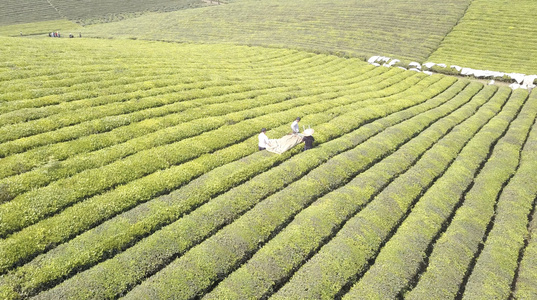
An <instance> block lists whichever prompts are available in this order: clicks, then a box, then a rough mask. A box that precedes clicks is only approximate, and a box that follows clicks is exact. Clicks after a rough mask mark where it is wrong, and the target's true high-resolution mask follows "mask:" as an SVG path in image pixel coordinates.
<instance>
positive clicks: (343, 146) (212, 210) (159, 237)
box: [44, 82, 466, 298]
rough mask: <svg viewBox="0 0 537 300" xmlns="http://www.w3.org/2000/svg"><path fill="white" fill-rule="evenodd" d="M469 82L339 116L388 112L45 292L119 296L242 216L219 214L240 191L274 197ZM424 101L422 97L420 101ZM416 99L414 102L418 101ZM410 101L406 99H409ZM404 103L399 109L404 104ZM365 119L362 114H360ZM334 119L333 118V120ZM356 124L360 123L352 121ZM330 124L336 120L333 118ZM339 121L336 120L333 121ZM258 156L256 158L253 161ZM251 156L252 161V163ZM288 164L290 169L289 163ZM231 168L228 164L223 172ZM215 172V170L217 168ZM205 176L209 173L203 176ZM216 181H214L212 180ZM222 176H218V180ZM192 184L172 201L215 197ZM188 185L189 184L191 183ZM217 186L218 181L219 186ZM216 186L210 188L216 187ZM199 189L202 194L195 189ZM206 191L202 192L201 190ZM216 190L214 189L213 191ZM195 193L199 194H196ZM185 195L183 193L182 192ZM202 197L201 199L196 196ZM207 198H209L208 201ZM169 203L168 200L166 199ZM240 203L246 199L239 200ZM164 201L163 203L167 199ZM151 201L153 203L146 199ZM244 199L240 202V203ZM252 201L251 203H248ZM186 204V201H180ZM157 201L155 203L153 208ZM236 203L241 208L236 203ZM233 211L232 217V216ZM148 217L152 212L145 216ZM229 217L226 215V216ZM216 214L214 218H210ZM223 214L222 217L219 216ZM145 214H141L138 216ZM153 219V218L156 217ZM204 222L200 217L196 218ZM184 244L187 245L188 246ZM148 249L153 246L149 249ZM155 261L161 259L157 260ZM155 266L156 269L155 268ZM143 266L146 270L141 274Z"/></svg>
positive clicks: (325, 129)
mask: <svg viewBox="0 0 537 300" xmlns="http://www.w3.org/2000/svg"><path fill="white" fill-rule="evenodd" d="M446 83H447V82H444V83H442V84H441V85H440V82H439V83H438V84H435V85H434V86H433V87H432V88H434V90H436V91H438V92H441V88H445V87H446V86H447V85H446ZM465 86H466V83H463V82H457V83H455V84H454V85H453V86H452V87H450V88H449V89H448V90H447V91H445V92H442V94H441V95H439V96H437V97H435V98H433V100H429V101H427V102H424V103H423V104H420V105H417V106H415V107H411V108H409V109H406V110H402V111H399V112H396V113H393V114H392V115H387V116H386V114H389V113H391V112H394V111H397V110H398V109H400V108H398V107H394V105H393V104H391V105H389V106H387V107H386V110H385V109H382V110H378V109H375V110H372V111H369V110H368V111H363V112H362V113H358V115H355V114H353V113H351V114H346V116H342V117H338V118H337V119H339V120H338V123H339V124H340V125H343V124H346V123H348V122H349V121H351V120H354V119H356V116H360V115H364V117H366V119H369V118H371V117H372V116H371V113H374V114H378V113H380V114H381V115H379V116H384V117H383V118H382V119H381V120H379V121H375V122H373V123H369V124H366V125H363V126H362V127H360V128H359V129H358V130H356V131H355V132H353V133H350V134H347V135H343V136H342V137H341V138H338V139H336V140H333V141H330V142H328V143H326V144H324V143H323V144H321V145H320V146H319V147H318V148H317V149H316V150H315V151H314V152H308V153H312V154H314V155H313V157H314V158H312V157H311V156H308V157H301V156H297V157H293V158H292V159H291V160H289V161H287V162H284V163H283V164H281V165H280V166H278V167H275V168H273V169H271V170H270V171H268V172H265V173H263V174H261V175H259V176H258V177H256V178H255V179H253V180H251V181H249V182H247V183H245V184H243V185H241V186H240V187H237V188H235V189H234V190H232V191H230V192H228V193H227V194H226V195H224V196H221V197H219V198H216V199H214V200H212V201H211V202H210V203H208V204H205V205H203V206H202V207H201V208H200V209H198V210H196V211H194V212H193V213H191V214H190V215H189V216H186V217H185V218H184V219H181V221H180V222H176V223H174V224H172V225H170V226H167V227H165V228H163V230H161V231H158V232H156V233H155V234H154V235H152V236H150V237H148V238H147V239H146V240H144V241H142V242H141V243H140V244H139V245H136V246H135V247H133V248H132V249H128V250H126V251H125V252H124V253H122V254H119V255H118V256H117V257H114V258H113V259H111V260H108V261H106V262H104V263H102V264H99V265H97V266H96V267H93V268H91V269H89V270H88V271H86V272H83V273H80V274H78V275H77V276H75V277H73V279H71V280H69V281H67V282H65V284H62V285H60V286H58V287H57V288H55V289H53V290H51V291H50V292H48V293H45V294H44V295H64V296H65V295H70V297H73V295H76V297H82V293H81V291H82V290H85V289H84V287H83V285H84V283H85V282H93V283H95V284H96V285H100V286H102V287H103V289H93V290H92V291H91V292H90V293H89V294H86V296H84V297H105V298H109V297H113V296H114V295H117V294H118V293H121V292H122V291H124V290H125V289H126V288H128V287H129V286H130V285H132V284H133V283H134V282H137V281H139V280H141V279H142V278H143V277H145V276H146V275H147V274H153V273H155V272H156V271H157V270H158V269H159V267H158V266H159V265H160V264H162V263H165V262H166V261H169V260H170V259H171V258H172V257H174V256H176V255H178V254H179V253H183V252H184V251H186V250H187V249H188V248H190V247H192V246H193V245H195V244H196V243H199V242H200V241H201V240H203V239H205V238H207V237H208V236H209V235H210V234H211V232H213V231H215V228H216V229H218V228H221V227H222V226H224V225H225V224H227V223H228V222H229V220H231V216H232V215H236V216H237V215H240V214H241V213H242V210H237V211H234V210H232V211H229V212H227V213H226V214H224V215H222V214H221V213H220V211H221V210H220V209H217V208H218V207H220V206H221V205H225V203H227V202H228V201H233V202H234V203H235V202H236V201H235V200H234V199H237V197H238V196H240V195H241V194H244V195H250V196H249V198H248V199H247V200H248V201H247V202H245V204H244V205H246V206H243V207H244V208H245V209H247V208H248V207H251V206H253V205H254V204H255V203H257V202H258V201H260V200H262V199H263V198H265V197H267V196H269V195H270V193H274V192H276V191H278V190H280V189H281V188H283V187H284V186H285V185H287V184H289V183H291V182H292V181H294V180H296V179H299V178H300V177H302V174H303V173H304V172H305V171H307V170H311V169H312V168H314V167H317V166H318V165H319V164H322V163H323V162H324V161H325V160H326V159H328V158H329V157H331V156H333V155H336V154H338V153H340V152H341V151H345V150H348V149H349V148H352V147H354V146H355V145H357V144H359V143H361V142H362V141H364V140H366V139H368V138H370V137H371V136H373V135H375V134H378V133H379V132H380V131H382V130H383V129H384V128H386V126H391V125H395V124H397V123H398V122H401V121H403V120H406V119H408V118H410V117H412V116H414V115H416V114H418V113H421V112H424V111H425V110H427V109H431V108H434V107H435V106H438V105H440V104H442V103H444V102H446V101H448V100H449V99H450V98H452V97H454V96H455V95H456V94H457V93H458V92H459V91H460V90H461V89H463V88H464V87H465ZM422 100H424V99H422ZM414 101H415V100H414ZM405 102H407V101H405ZM412 102H413V101H411V102H408V103H407V104H405V103H401V104H402V105H404V106H402V107H405V106H408V104H410V103H412ZM402 107H401V108H402ZM360 119H361V118H360ZM334 121H335V120H334ZM352 122H356V121H352ZM330 123H332V122H330ZM330 123H329V124H326V125H325V126H320V127H318V128H319V129H321V128H322V130H321V131H320V136H319V137H318V139H320V140H321V141H323V140H324V139H325V137H330V136H333V135H334V134H333V133H330V132H331V131H334V130H336V131H338V130H339V129H338V128H339V126H333V125H332V124H330ZM335 124H337V123H334V125H335ZM254 155H255V156H259V155H262V154H254ZM327 155H328V156H327ZM255 160H257V159H255ZM249 162H250V160H248V163H249ZM288 165H290V166H292V167H288ZM242 168H243V169H244V170H242V169H238V170H237V172H238V173H239V174H243V173H246V172H248V171H247V170H248V169H249V168H248V167H247V165H244V166H242ZM227 169H228V168H227V167H226V168H225V170H227ZM215 171H217V170H215ZM221 172H225V171H224V170H222V171H220V172H215V173H216V174H215V175H214V176H210V178H214V177H215V176H218V174H220V173H221ZM203 177H205V176H203ZM271 178H278V180H274V179H271ZM281 178H284V179H285V180H283V181H282V180H281ZM200 179H203V181H202V182H207V181H208V180H209V179H206V178H200ZM213 180H216V179H213ZM220 181H222V180H219V181H218V182H220ZM223 182H228V180H227V179H225V180H223ZM267 182H271V184H270V185H267V184H266V183H267ZM191 184H192V186H193V187H192V188H187V187H183V188H181V189H180V190H178V193H172V194H171V196H173V197H172V199H181V198H186V199H189V200H188V201H194V203H197V204H193V205H201V204H202V203H203V202H204V201H207V197H210V196H211V195H207V193H206V189H207V188H206V187H205V185H201V184H200V183H199V182H198V180H196V181H194V182H192V183H191ZM189 185H190V184H189ZM216 186H219V185H216ZM213 189H214V188H211V190H213ZM252 189H255V190H258V191H260V193H258V194H257V195H255V197H253V195H251V190H252ZM193 190H194V191H197V190H199V191H198V192H194V191H193ZM202 191H203V192H202ZM215 192H216V191H215ZM200 193H201V194H202V195H201V198H199V197H200V196H197V195H198V194H200ZM192 194H194V195H196V196H192ZM182 195H184V196H182ZM213 195H214V194H213ZM196 198H199V199H196ZM204 199H205V200H204ZM157 200H158V201H157V203H161V205H157V206H156V207H157V208H158V209H155V211H154V212H152V213H151V214H159V215H160V214H162V212H160V211H161V210H162V205H164V203H168V202H169V201H170V200H169V199H162V200H159V199H157ZM164 201H165V202H164ZM241 201H242V200H241ZM163 202H164V203H163ZM148 203H151V202H148ZM237 203H240V202H237ZM248 203H249V204H248ZM181 205H184V204H181ZM153 206H154V205H151V207H153ZM175 206H176V205H173V206H170V205H169V204H165V207H169V208H171V209H172V210H176V209H177V208H174V207H175ZM234 207H237V206H234ZM133 214H134V215H136V216H139V215H140V214H141V212H136V210H133V211H132V213H131V212H129V213H128V215H131V217H128V215H125V216H122V217H121V219H124V218H129V219H132V218H133V217H132V215H133ZM229 214H232V215H229ZM143 215H148V214H143ZM226 215H228V216H227V217H226ZM211 216H214V217H211ZM218 216H219V217H218ZM137 218H141V217H137ZM153 218H154V217H153ZM121 219H119V220H117V221H113V222H111V223H110V224H108V225H106V224H103V225H106V228H110V229H112V228H115V227H116V226H113V224H116V222H123V221H121ZM207 219H211V220H214V222H211V223H207V222H205V221H201V220H207ZM196 220H200V221H196ZM217 220H221V221H220V222H221V223H218V222H217ZM200 224H205V225H204V226H203V228H205V229H203V228H202V227H200ZM191 226H195V227H196V230H195V235H194V236H191V237H189V238H188V239H189V240H190V241H191V242H189V243H190V244H188V243H186V240H185V241H183V242H181V243H177V242H176V238H177V237H176V236H177V232H185V233H187V232H192V229H191ZM170 234H172V235H173V237H171V236H170ZM187 236H190V234H187ZM90 239H91V237H88V238H87V239H86V238H85V239H84V240H86V241H87V240H90ZM84 240H81V241H78V242H77V244H78V243H80V242H83V241H84ZM185 243H186V244H185ZM70 247H75V245H72V246H70ZM148 247H149V248H148ZM170 249H174V251H172V252H170ZM148 252H149V253H152V259H150V260H149V261H151V262H152V263H151V264H148V262H149V261H148V260H145V259H144V258H143V253H148ZM132 261H137V263H136V264H132ZM157 261H158V262H159V263H157ZM125 262H130V263H128V264H125ZM155 268H157V269H155ZM119 270H131V271H127V272H125V273H126V274H120V273H123V272H118V271H119ZM141 270H144V271H143V272H142V271H141ZM103 272H104V273H106V274H111V273H114V274H115V275H114V276H119V277H121V278H123V280H122V282H116V283H109V282H105V281H102V279H103V277H102V275H100V274H102V273H103Z"/></svg>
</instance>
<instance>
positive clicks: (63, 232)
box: [6, 77, 445, 259]
mask: <svg viewBox="0 0 537 300" xmlns="http://www.w3.org/2000/svg"><path fill="white" fill-rule="evenodd" d="M422 78H423V77H422ZM431 79H432V81H431V80H429V78H426V80H424V81H425V82H427V81H428V82H429V83H428V84H431V83H434V82H435V81H437V80H438V79H434V78H431ZM444 82H445V81H444ZM425 84H426V86H427V85H428V84H427V83H425ZM419 86H420V85H417V86H416V87H417V88H420V87H419ZM320 104H322V103H320ZM331 105H334V103H332V104H331ZM355 106H356V107H357V108H359V107H363V103H361V102H358V103H356V105H355ZM349 108H351V107H350V106H344V107H342V108H339V109H337V110H336V109H331V110H329V111H328V112H329V114H328V115H330V116H331V117H334V116H337V115H338V114H340V113H341V112H344V111H346V110H348V109H349ZM337 111H340V112H339V113H336V112H337ZM272 122H274V121H272ZM250 140H251V139H250ZM250 140H249V141H248V143H251V141H250ZM251 150H253V149H252V147H250V150H249V151H251ZM200 159H205V160H206V159H207V158H206V157H201V158H200ZM192 163H194V165H196V164H197V162H196V161H192ZM189 164H190V163H189ZM213 164H214V163H213ZM180 167H184V165H183V166H180ZM179 169H180V168H179ZM186 175H188V173H187V174H183V175H182V176H180V177H179V179H174V180H173V181H172V182H177V181H179V182H181V180H183V179H182V178H183V177H185V176H186ZM155 176H162V175H159V174H157V173H156V174H155ZM147 180H149V179H145V178H142V181H147ZM139 184H140V182H134V184H132V185H135V186H136V185H139ZM167 184H171V183H170V182H168V183H167ZM176 184H177V183H176ZM132 185H131V184H129V185H127V186H125V187H124V188H125V189H128V188H129V186H132ZM157 186H162V184H160V185H157ZM160 188H162V187H160ZM158 191H159V190H158V189H156V190H154V191H151V190H146V191H145V194H147V193H148V192H151V193H159V192H158ZM108 194H110V193H108ZM129 194H130V193H129ZM124 196H125V195H123V194H121V193H120V194H119V195H118V192H117V191H114V192H112V193H111V194H110V195H107V194H103V195H102V196H99V197H97V198H96V199H101V200H99V201H106V202H107V203H108V205H110V201H113V202H117V205H120V207H124V206H125V205H127V204H128V203H129V201H132V200H126V199H123V200H122V197H124ZM140 196H141V195H137V196H136V198H140ZM142 196H143V195H142ZM118 197H119V198H118ZM146 197H147V196H146ZM86 202H87V201H85V202H83V203H82V206H87V203H86ZM73 209H76V206H75V207H73V208H70V209H68V210H73ZM96 209H100V208H96ZM61 215H64V216H65V220H64V218H59V216H56V217H54V219H58V218H59V219H60V220H59V221H56V222H53V223H51V220H50V219H47V220H45V221H44V222H42V223H44V224H49V225H51V224H52V226H50V228H54V232H57V234H56V235H59V236H64V237H66V236H69V232H70V231H69V230H67V229H62V228H64V227H65V225H66V224H68V223H66V222H67V221H68V220H69V219H70V217H71V215H70V213H62V214H61ZM61 215H60V216H61ZM96 217H97V218H99V219H102V218H103V214H102V213H100V214H95V215H94V214H92V216H91V217H90V219H94V218H96ZM81 218H82V216H81ZM84 218H85V219H88V217H87V216H86V217H84ZM81 220H82V219H81ZM81 223H82V222H79V224H78V225H77V226H76V227H79V226H80V224H81ZM76 227H75V228H76ZM67 228H72V225H71V227H69V226H67ZM34 231H35V229H34ZM24 232H26V233H24ZM31 232H32V231H30V235H29V233H28V230H23V232H21V233H20V234H19V233H17V234H14V235H13V238H10V239H8V240H10V241H11V242H13V239H14V238H15V237H17V239H21V237H22V238H24V237H25V236H26V239H27V238H28V237H29V236H31ZM37 232H39V231H37ZM48 232H49V233H52V232H51V230H50V229H49V230H48ZM54 236H55V235H49V236H47V237H39V236H38V237H37V238H38V239H39V240H41V242H40V244H41V245H42V246H41V247H43V246H45V245H46V244H47V242H45V240H43V238H45V239H46V240H50V239H51V238H53V237H54ZM35 238H36V237H34V238H33V239H34V242H35V241H37V240H35ZM11 242H10V243H11ZM56 242H58V241H56ZM33 247H35V245H34V246H33ZM9 248H11V246H9V247H6V251H7V249H9ZM24 252H26V251H24ZM24 252H23V253H24ZM21 254H22V253H20V252H19V253H18V254H16V253H14V255H17V257H20V255H21ZM6 259H7V257H6Z"/></svg>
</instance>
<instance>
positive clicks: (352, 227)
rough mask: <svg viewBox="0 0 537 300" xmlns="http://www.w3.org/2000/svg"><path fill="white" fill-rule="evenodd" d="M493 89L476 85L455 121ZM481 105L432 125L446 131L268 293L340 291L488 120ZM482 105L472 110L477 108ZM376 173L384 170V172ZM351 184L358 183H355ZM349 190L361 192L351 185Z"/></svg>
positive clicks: (321, 294)
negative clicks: (451, 125) (448, 127)
mask: <svg viewBox="0 0 537 300" xmlns="http://www.w3.org/2000/svg"><path fill="white" fill-rule="evenodd" d="M494 93H495V89H494V88H490V87H489V88H486V89H483V90H481V91H480V93H479V94H477V95H476V96H474V97H473V98H472V101H471V102H470V103H468V105H466V106H465V107H463V108H462V109H461V110H460V111H458V114H460V116H459V118H460V117H463V118H462V120H461V119H459V121H458V122H455V124H457V123H459V122H461V121H463V120H464V119H466V118H469V117H471V116H472V115H473V114H474V113H475V112H476V110H477V109H478V108H479V107H480V106H481V105H483V104H484V103H486V102H487V101H489V99H490V97H492V95H494ZM483 110H484V111H485V117H479V116H478V117H475V118H470V119H468V121H466V122H463V123H461V125H460V126H457V127H455V128H456V129H457V130H455V131H451V132H446V131H442V130H443V129H442V128H438V126H435V127H433V128H432V131H433V132H434V130H440V132H444V133H443V134H445V133H448V134H447V135H446V136H445V137H444V138H442V139H441V140H440V141H439V142H438V143H435V144H434V145H433V146H432V147H431V148H430V149H428V151H426V152H425V153H424V154H423V155H421V156H420V157H419V160H418V161H417V162H415V163H414V164H412V165H411V167H410V168H409V169H408V170H407V171H406V172H403V173H402V174H400V175H399V176H398V177H396V178H395V179H393V180H392V181H388V182H387V183H386V184H387V185H386V186H383V187H382V188H381V189H379V190H378V191H376V192H374V193H372V194H370V195H366V196H368V197H371V198H372V199H370V200H369V201H370V202H369V203H368V205H366V206H365V207H364V208H363V209H361V210H358V211H356V214H354V215H351V216H350V219H349V220H348V221H347V222H346V223H345V225H344V226H343V227H342V228H341V229H340V230H339V231H338V233H337V235H335V237H334V238H333V239H332V240H330V241H329V242H328V243H327V244H326V245H324V246H323V247H322V248H320V250H319V252H318V253H317V254H316V255H315V256H313V257H312V258H311V259H310V260H309V261H307V262H306V263H305V264H304V265H303V266H302V267H301V268H300V269H298V270H297V271H296V273H294V275H293V276H292V277H291V278H290V279H289V281H288V283H287V284H285V285H284V286H283V287H282V288H281V289H280V290H279V291H278V292H277V293H276V294H275V295H274V296H275V297H276V298H286V297H293V298H295V297H298V298H303V297H306V298H308V297H323V298H332V297H335V296H336V295H339V296H341V295H342V293H344V291H345V289H346V288H347V287H348V286H349V285H351V284H352V283H353V282H354V281H355V278H356V277H357V276H359V274H360V273H362V272H364V271H365V270H366V269H367V268H368V262H369V260H371V259H373V258H374V257H375V255H376V253H377V252H378V251H379V249H380V248H381V247H382V245H383V244H384V243H385V242H386V241H387V240H389V238H390V237H391V235H392V234H393V232H394V230H396V229H397V227H398V226H399V224H400V223H401V222H403V220H404V219H405V218H406V215H407V214H408V210H409V209H410V207H412V206H413V205H414V203H415V202H416V201H417V200H418V199H419V196H420V195H421V194H422V193H423V192H424V191H426V190H427V189H428V187H429V186H430V185H431V184H432V183H433V182H434V181H435V180H436V178H438V177H439V176H441V175H442V174H443V172H444V170H445V168H446V167H447V166H449V164H450V163H451V161H452V160H453V159H454V158H455V157H456V156H457V155H458V153H459V152H460V151H461V149H462V148H463V147H464V146H465V144H466V142H467V141H468V140H470V139H471V138H472V137H473V135H474V134H475V131H476V130H478V129H479V127H480V126H482V124H483V123H486V122H487V121H488V119H489V118H490V117H491V115H490V114H488V116H487V109H483ZM483 110H478V111H477V113H478V114H479V112H481V111H483ZM455 115H456V114H455ZM447 119H448V120H447V121H444V122H451V121H450V120H449V118H447ZM455 120H456V119H455ZM480 124H481V125H480ZM459 128H464V129H463V130H460V129H459ZM381 174H386V171H383V172H381ZM369 176H371V175H369ZM366 178H367V177H366ZM356 184H358V186H361V184H359V183H356ZM354 191H355V192H354V193H361V192H360V190H359V189H356V188H355V189H354ZM354 193H353V194H354ZM358 195H359V194H358ZM373 196H374V197H373ZM342 250H343V251H342ZM319 269H323V270H324V271H323V273H322V274H317V272H316V270H319ZM313 274H315V275H313ZM314 278H316V280H315V279H314Z"/></svg>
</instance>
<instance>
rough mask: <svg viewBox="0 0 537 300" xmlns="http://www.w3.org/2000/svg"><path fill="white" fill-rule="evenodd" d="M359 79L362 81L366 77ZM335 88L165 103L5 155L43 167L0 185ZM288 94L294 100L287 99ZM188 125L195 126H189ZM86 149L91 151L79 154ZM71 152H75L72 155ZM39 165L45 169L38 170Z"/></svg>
mask: <svg viewBox="0 0 537 300" xmlns="http://www.w3.org/2000/svg"><path fill="white" fill-rule="evenodd" d="M364 71H365V70H364ZM374 73H376V72H364V74H362V75H360V76H358V77H355V78H352V79H347V80H341V79H340V80H338V82H348V83H349V91H351V88H352V87H354V86H356V85H357V84H360V80H361V79H363V78H366V77H365V76H368V75H369V76H373V74H374ZM392 74H393V73H391V72H389V73H387V74H386V75H383V76H382V77H380V76H377V77H375V78H376V79H377V80H382V78H384V77H385V76H391V78H390V79H389V80H382V83H380V82H379V83H378V84H373V85H372V86H377V87H379V88H380V85H383V86H387V85H389V84H393V83H394V82H397V80H398V79H401V80H403V79H404V78H405V77H406V76H408V75H404V74H399V75H398V76H393V75H392ZM386 78H388V77H386ZM326 84H330V83H326ZM363 84H367V81H365V82H364V83H363ZM379 84H380V85H379ZM295 89H296V88H295ZM336 92H337V90H335V89H333V90H332V91H330V89H327V88H326V87H322V86H321V85H319V86H318V87H317V88H315V89H312V90H310V91H308V92H302V91H293V90H291V89H290V88H280V89H268V90H267V91H265V90H263V89H260V90H259V92H253V91H252V92H246V93H239V94H230V95H224V96H221V97H212V98H210V99H211V101H210V102H209V104H208V105H205V106H203V107H194V108H192V109H187V110H182V111H181V112H176V113H173V112H175V110H174V109H172V108H173V106H172V107H171V108H170V107H168V109H169V111H170V112H171V113H169V114H167V115H165V116H164V117H159V118H149V119H147V120H143V121H141V122H139V123H133V124H130V125H128V126H122V127H119V128H118V129H114V130H112V131H110V132H106V133H103V134H97V135H90V136H88V137H87V138H81V139H77V140H74V141H71V142H66V143H61V144H56V145H50V146H47V148H45V149H41V148H39V149H35V150H31V151H27V152H24V153H22V154H20V155H12V156H9V157H7V158H6V159H4V160H3V161H2V163H3V165H4V166H5V168H6V170H5V171H4V172H6V173H7V172H9V171H11V173H13V172H15V171H17V170H20V169H21V168H24V169H29V168H31V167H34V166H36V165H39V164H42V165H44V166H43V167H38V168H34V169H33V170H32V171H29V172H26V173H23V174H21V175H19V176H15V177H10V178H5V179H2V180H0V184H2V183H3V184H5V185H7V186H8V188H7V190H8V192H9V193H10V195H13V196H12V197H14V196H15V195H17V194H19V193H22V192H25V191H28V190H30V189H34V188H36V187H39V186H40V185H43V184H46V183H49V182H51V181H53V180H57V179H60V178H63V177H67V176H72V175H74V174H76V173H78V172H81V171H83V170H86V169H88V168H95V167H100V166H103V165H105V164H107V163H110V162H113V161H115V160H117V159H119V158H123V157H125V156H128V155H132V154H134V153H136V152H139V151H142V150H145V149H149V148H152V147H156V146H161V145H163V144H169V143H172V142H176V141H179V140H181V139H184V138H187V137H191V136H192V134H199V133H201V132H203V131H202V130H203V128H204V127H207V125H205V124H203V123H204V121H203V118H206V117H210V116H222V117H221V120H222V121H221V122H220V123H216V125H215V126H221V125H225V124H227V123H229V122H230V121H231V120H232V122H237V121H238V120H239V119H238V118H237V117H236V114H232V113H233V112H238V111H241V110H249V111H252V112H254V111H258V110H260V109H261V110H270V109H274V108H275V107H277V106H275V105H274V104H275V103H280V102H285V101H287V104H286V105H287V106H289V105H292V104H294V105H300V104H299V103H304V99H305V97H310V98H313V97H316V98H317V99H321V98H323V97H325V96H322V94H319V93H323V94H326V95H329V96H330V97H333V96H334V95H335V94H334V93H336ZM258 93H260V94H261V95H259V94H258ZM267 93H270V95H263V94H267ZM308 94H309V95H308ZM316 94H317V95H316ZM291 95H292V96H291ZM314 95H315V96H314ZM289 97H293V98H296V99H295V100H288V98H289ZM241 99H245V100H241ZM218 100H220V101H218ZM298 100H300V101H298ZM197 101H198V102H201V103H203V102H205V99H197ZM231 101H233V102H231ZM211 102H216V104H210V103H211ZM271 103H273V104H271ZM256 106H257V107H256ZM226 114H227V115H226ZM191 120H194V121H191ZM189 121H190V122H189ZM215 126H212V128H213V129H214V128H216V127H215ZM190 127H192V128H194V129H195V130H192V129H191V128H190ZM110 146H113V147H110ZM91 150H94V151H93V152H89V153H88V154H84V153H85V152H87V151H91ZM95 150H99V151H95ZM75 154H77V155H76V156H73V155H75ZM51 156H53V157H54V158H55V159H57V160H62V161H61V162H56V163H54V162H53V164H52V165H50V164H47V160H48V159H49V157H51ZM21 160H22V161H24V165H22V164H21V162H20V161H21ZM10 167H11V168H10ZM45 170H46V172H44V171H45ZM8 174H9V173H8Z"/></svg>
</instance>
